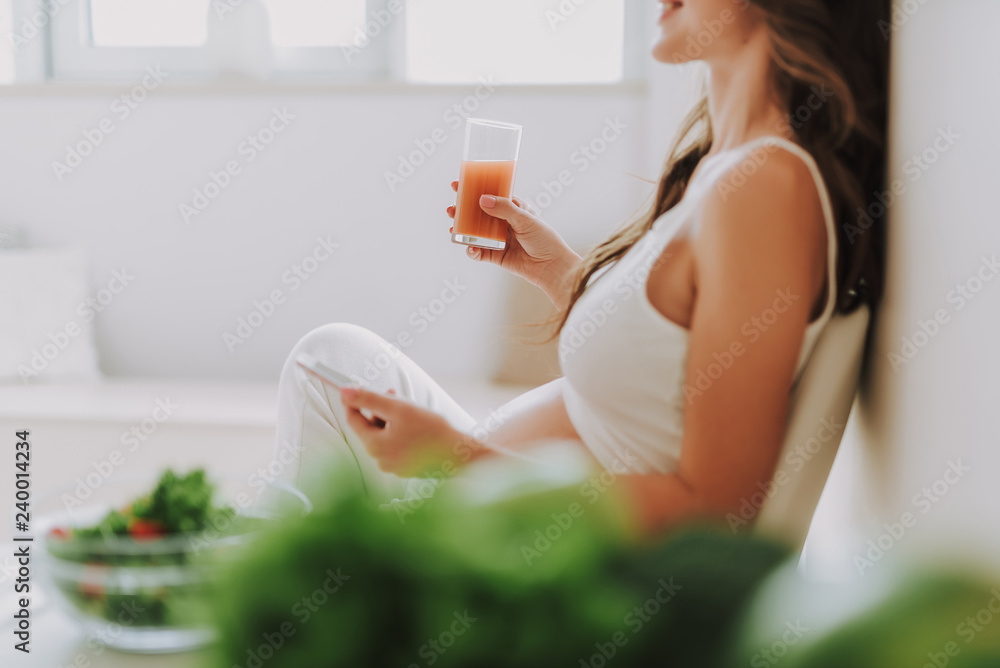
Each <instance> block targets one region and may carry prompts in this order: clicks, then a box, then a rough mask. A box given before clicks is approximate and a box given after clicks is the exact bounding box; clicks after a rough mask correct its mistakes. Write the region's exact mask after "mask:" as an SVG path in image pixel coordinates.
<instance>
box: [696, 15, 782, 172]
mask: <svg viewBox="0 0 1000 668" xmlns="http://www.w3.org/2000/svg"><path fill="white" fill-rule="evenodd" d="M755 39H756V40H758V41H759V42H760V43H759V45H757V44H754V45H748V47H750V48H746V49H744V50H742V51H741V52H740V56H739V58H734V59H731V60H726V61H723V62H713V63H710V64H709V81H708V109H709V115H710V116H711V119H712V133H713V142H712V150H711V151H710V154H715V153H719V152H721V151H726V150H729V149H732V148H735V147H737V146H740V145H742V144H745V143H746V142H748V141H751V140H753V139H756V138H757V137H762V136H767V135H779V136H784V137H787V138H789V139H791V138H792V134H791V133H790V131H789V129H788V124H787V123H785V122H783V121H785V120H786V114H785V113H784V112H783V111H782V109H781V107H780V106H779V105H778V104H777V102H776V95H775V93H774V90H773V80H772V75H771V60H770V55H769V51H768V49H767V43H766V39H767V36H766V34H763V33H761V34H759V35H758V36H757V37H756V38H755Z"/></svg>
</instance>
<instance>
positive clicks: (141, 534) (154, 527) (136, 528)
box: [128, 520, 164, 540]
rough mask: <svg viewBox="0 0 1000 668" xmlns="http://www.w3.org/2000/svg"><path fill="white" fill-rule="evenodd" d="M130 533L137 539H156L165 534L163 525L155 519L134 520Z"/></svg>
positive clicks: (129, 528)
mask: <svg viewBox="0 0 1000 668" xmlns="http://www.w3.org/2000/svg"><path fill="white" fill-rule="evenodd" d="M128 533H129V535H130V536H132V538H134V539H136V540H154V539H156V538H159V537H160V536H162V535H163V534H164V531H163V525H161V524H160V523H159V522H154V521H153V520H132V521H131V522H130V523H129V525H128Z"/></svg>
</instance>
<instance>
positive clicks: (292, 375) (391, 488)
mask: <svg viewBox="0 0 1000 668" xmlns="http://www.w3.org/2000/svg"><path fill="white" fill-rule="evenodd" d="M300 353H308V354H310V355H312V356H313V357H315V358H317V359H318V360H320V361H321V362H323V363H324V364H326V365H327V366H329V367H331V368H333V369H336V370H337V371H339V372H340V373H342V374H344V375H346V376H348V377H350V378H352V379H354V380H356V381H358V382H359V383H361V384H363V385H364V387H365V388H366V389H369V390H372V391H374V392H382V393H384V392H387V391H388V390H389V389H394V390H395V392H396V396H398V397H400V398H403V399H406V400H408V401H411V402H413V403H415V404H417V405H419V406H422V407H424V408H426V409H429V410H431V411H434V412H435V413H438V414H440V415H442V416H444V417H445V419H447V420H448V422H449V423H451V425H452V426H453V427H454V428H455V429H458V430H459V431H462V432H464V433H470V432H472V431H473V429H474V427H475V426H476V420H475V419H473V418H472V416H470V415H469V414H468V413H466V412H465V411H464V410H463V409H462V407H461V406H459V405H458V403H456V402H455V400H454V399H452V398H451V397H450V396H448V394H447V393H446V392H445V391H444V390H443V389H442V388H441V386H440V385H438V384H437V383H436V382H434V380H433V379H432V378H431V377H430V376H429V375H427V373H426V372H425V371H424V370H423V369H421V368H420V367H419V366H417V364H416V363H414V362H413V361H412V360H411V359H410V358H408V357H407V356H406V355H404V354H403V353H402V352H401V351H400V350H399V349H398V348H396V347H395V346H392V345H391V344H389V343H388V342H386V341H385V340H383V339H382V338H381V337H379V336H377V335H376V334H374V333H373V332H370V331H369V330H367V329H364V328H363V327H358V326H357V325H350V324H344V323H337V324H332V325H326V326H323V327H320V328H318V329H315V330H313V331H312V332H310V333H309V334H307V335H306V336H305V337H303V338H302V340H301V341H299V342H298V344H296V346H295V347H294V348H293V349H292V352H291V354H290V355H289V358H288V360H287V361H286V362H285V366H284V368H283V369H282V372H281V384H280V386H279V395H280V396H279V400H278V401H279V407H278V434H277V450H276V453H275V460H276V461H280V462H282V463H283V464H284V466H283V468H282V473H281V475H280V477H281V479H283V480H285V481H286V482H289V483H291V484H294V485H296V486H298V487H300V488H301V489H303V490H305V491H306V492H307V493H308V494H310V495H311V496H319V497H322V496H324V490H326V488H327V487H328V486H329V482H328V481H329V479H330V472H331V471H332V470H336V471H337V473H338V474H340V475H338V476H337V478H336V479H337V480H338V481H341V483H342V484H343V481H344V480H345V478H346V479H347V480H349V481H350V483H349V484H353V485H355V486H356V487H355V489H356V490H363V491H364V492H366V493H367V494H368V496H369V497H370V498H371V499H372V500H373V501H375V502H376V503H386V502H389V501H391V500H393V499H402V498H408V497H412V496H414V493H413V490H414V489H415V486H414V485H413V484H412V482H414V481H412V480H409V479H404V478H399V477H397V476H395V475H393V474H391V473H385V472H383V471H382V470H380V469H379V468H378V465H377V464H376V462H375V460H374V458H372V457H371V456H370V455H369V454H368V452H367V450H366V449H365V446H364V444H363V443H362V442H361V441H360V439H359V438H358V436H357V434H355V433H354V431H353V430H351V428H350V427H349V426H348V424H347V418H346V410H345V408H344V406H343V404H342V403H341V401H340V396H339V395H338V393H337V391H336V389H334V388H332V387H330V386H329V385H327V384H325V383H323V382H322V381H320V380H319V379H317V378H316V377H315V376H313V375H311V374H309V373H307V372H306V371H305V370H304V369H302V368H301V367H300V366H299V365H297V364H296V363H295V358H296V357H297V356H298V355H299V354H300ZM376 372H377V373H376ZM550 385H551V386H552V387H549V386H542V387H540V388H537V389H536V390H533V391H531V392H527V393H525V394H523V395H521V396H520V397H518V398H517V399H514V400H513V401H511V402H509V403H508V404H507V405H506V406H504V407H502V408H501V409H499V410H498V411H497V412H498V413H499V414H501V415H511V414H513V413H515V412H516V411H518V410H519V409H520V408H521V407H524V406H527V405H530V404H532V403H533V402H534V400H535V398H536V397H539V396H543V395H544V394H545V393H547V392H552V391H554V390H555V389H556V387H555V385H554V384H551V383H550ZM547 388H548V389H547ZM347 471H352V472H354V471H356V472H357V476H350V475H345V474H346V472H347ZM421 487H426V485H422V486H421ZM421 495H426V494H423V493H421Z"/></svg>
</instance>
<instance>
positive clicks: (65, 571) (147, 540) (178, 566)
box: [46, 469, 259, 627]
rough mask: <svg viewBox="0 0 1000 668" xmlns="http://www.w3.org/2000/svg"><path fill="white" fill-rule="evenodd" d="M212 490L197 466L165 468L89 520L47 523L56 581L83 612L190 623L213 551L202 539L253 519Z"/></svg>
mask: <svg viewBox="0 0 1000 668" xmlns="http://www.w3.org/2000/svg"><path fill="white" fill-rule="evenodd" d="M216 496H217V495H216V488H215V485H213V484H212V483H211V482H210V481H209V479H208V478H207V477H206V475H205V472H204V471H203V470H200V469H199V470H194V471H191V472H189V473H187V474H178V473H175V472H174V471H172V470H167V471H165V472H164V473H163V474H162V475H161V476H160V478H159V480H158V481H157V483H156V486H155V487H154V488H153V489H152V490H151V491H150V492H149V493H148V494H144V495H142V496H139V497H138V498H136V499H134V500H132V501H131V502H129V503H127V504H126V505H124V506H122V507H118V508H114V509H112V510H111V511H109V512H108V513H107V514H106V515H104V517H103V518H102V519H101V520H100V521H99V522H97V523H96V524H94V525H93V526H83V527H75V526H74V527H70V526H60V527H56V528H53V529H52V530H51V531H50V532H49V534H48V536H47V539H46V548H47V551H48V554H49V556H50V557H51V558H52V563H53V568H52V570H53V580H54V582H55V584H56V586H57V587H58V588H59V589H60V591H61V592H62V593H63V594H64V595H65V596H66V598H67V599H68V600H69V602H70V603H72V604H73V605H74V606H75V607H76V608H77V609H78V610H80V611H81V612H84V613H85V614H86V615H88V616H92V617H99V618H102V619H105V620H108V621H113V622H116V623H122V621H126V622H128V623H129V624H130V625H134V626H136V627H142V626H147V627H148V626H164V625H191V624H193V623H197V622H198V621H199V620H200V618H201V617H202V614H201V612H200V611H201V610H202V609H203V608H204V607H205V604H206V599H207V591H206V588H207V587H208V585H209V581H210V578H208V577H207V573H208V572H209V570H210V568H211V567H212V558H214V557H216V556H217V555H216V554H214V553H215V552H216V550H214V549H205V546H206V545H213V543H212V540H213V539H216V538H221V537H225V536H232V535H236V534H241V533H247V532H249V531H251V530H253V529H254V528H257V527H256V522H259V520H254V519H253V518H248V517H245V516H243V515H238V514H237V513H236V511H235V509H233V508H232V507H231V506H228V505H221V504H219V503H217V500H216Z"/></svg>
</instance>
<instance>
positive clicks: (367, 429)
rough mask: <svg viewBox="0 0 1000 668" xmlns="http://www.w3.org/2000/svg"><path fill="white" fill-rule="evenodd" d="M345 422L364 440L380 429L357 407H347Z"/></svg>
mask: <svg viewBox="0 0 1000 668" xmlns="http://www.w3.org/2000/svg"><path fill="white" fill-rule="evenodd" d="M347 424H348V425H349V426H350V427H351V429H353V430H354V431H355V433H357V434H358V435H359V436H361V437H362V438H364V439H365V440H366V441H367V440H368V439H370V438H372V437H373V436H375V435H376V434H378V432H380V431H381V430H382V429H381V427H378V426H376V425H374V424H372V423H371V422H369V421H368V418H366V417H365V416H364V415H362V414H361V411H360V410H358V409H357V408H348V409H347Z"/></svg>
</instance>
